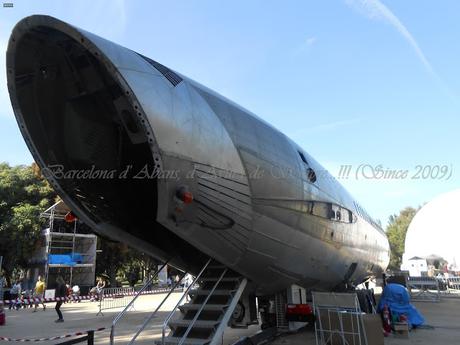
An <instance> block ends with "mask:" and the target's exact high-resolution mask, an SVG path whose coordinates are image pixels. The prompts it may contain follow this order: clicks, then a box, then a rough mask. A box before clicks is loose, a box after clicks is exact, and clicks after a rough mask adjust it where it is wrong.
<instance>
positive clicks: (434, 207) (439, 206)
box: [403, 189, 460, 270]
mask: <svg viewBox="0 0 460 345" xmlns="http://www.w3.org/2000/svg"><path fill="white" fill-rule="evenodd" d="M459 211H460V189H456V190H453V191H451V192H447V193H444V194H441V195H439V196H437V197H436V198H434V199H433V200H431V201H430V202H429V203H427V204H426V205H424V206H423V207H422V208H421V209H420V210H419V211H418V212H417V214H416V215H415V217H414V219H412V222H411V223H410V225H409V228H408V229H407V234H406V242H405V253H404V256H403V263H404V262H407V260H409V259H411V258H413V257H423V258H426V257H428V256H430V255H432V254H434V255H436V256H440V257H442V258H444V259H445V260H446V261H447V262H448V263H449V266H454V267H452V269H454V270H460V221H459V219H457V215H459Z"/></svg>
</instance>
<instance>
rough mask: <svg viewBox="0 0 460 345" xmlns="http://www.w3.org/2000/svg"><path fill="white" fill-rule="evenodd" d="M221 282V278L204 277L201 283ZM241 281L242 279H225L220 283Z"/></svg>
mask: <svg viewBox="0 0 460 345" xmlns="http://www.w3.org/2000/svg"><path fill="white" fill-rule="evenodd" d="M218 280H219V277H202V278H200V281H201V282H216V281H218ZM239 280H241V277H238V276H236V277H223V278H222V279H221V280H220V281H221V282H237V281H239Z"/></svg>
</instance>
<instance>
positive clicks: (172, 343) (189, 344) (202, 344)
mask: <svg viewBox="0 0 460 345" xmlns="http://www.w3.org/2000/svg"><path fill="white" fill-rule="evenodd" d="M181 339H182V338H180V337H169V336H168V337H166V338H165V345H177V344H179V342H180V341H181ZM210 342H211V339H198V338H187V339H185V341H184V342H183V344H184V345H206V344H209V343H210ZM155 344H157V345H161V344H162V342H161V339H160V340H157V341H155Z"/></svg>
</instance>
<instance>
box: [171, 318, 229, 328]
mask: <svg viewBox="0 0 460 345" xmlns="http://www.w3.org/2000/svg"><path fill="white" fill-rule="evenodd" d="M191 322H192V320H174V321H171V322H170V323H169V327H170V328H171V329H176V328H178V327H188V326H189V325H190V323H191ZM219 323H220V321H219V320H218V321H207V320H196V321H195V324H194V325H193V327H192V328H204V329H210V328H214V327H215V326H216V325H218V324H219Z"/></svg>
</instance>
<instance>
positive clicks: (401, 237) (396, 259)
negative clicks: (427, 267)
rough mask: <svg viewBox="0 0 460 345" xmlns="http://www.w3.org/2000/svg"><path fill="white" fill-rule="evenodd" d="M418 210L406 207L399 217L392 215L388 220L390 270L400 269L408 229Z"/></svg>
mask: <svg viewBox="0 0 460 345" xmlns="http://www.w3.org/2000/svg"><path fill="white" fill-rule="evenodd" d="M418 210H419V209H415V208H413V207H406V208H405V209H403V210H402V211H400V212H399V215H392V216H390V218H389V220H388V225H387V228H386V233H387V236H388V241H389V242H390V251H391V253H390V264H389V266H388V268H389V269H393V270H399V269H400V266H401V261H402V255H403V253H404V242H405V240H406V233H407V228H408V227H409V224H410V222H411V221H412V219H413V218H414V216H415V214H416V213H417V211H418Z"/></svg>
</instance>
